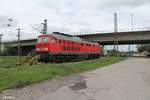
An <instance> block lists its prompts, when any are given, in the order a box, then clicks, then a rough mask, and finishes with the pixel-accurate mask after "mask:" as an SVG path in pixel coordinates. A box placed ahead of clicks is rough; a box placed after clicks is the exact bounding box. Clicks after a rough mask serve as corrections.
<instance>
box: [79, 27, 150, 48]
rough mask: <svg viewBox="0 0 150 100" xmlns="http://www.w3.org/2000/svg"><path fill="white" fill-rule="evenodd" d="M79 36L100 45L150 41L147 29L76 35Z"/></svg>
mask: <svg viewBox="0 0 150 100" xmlns="http://www.w3.org/2000/svg"><path fill="white" fill-rule="evenodd" d="M77 36H79V37H81V38H86V39H89V40H93V41H96V42H98V43H100V44H101V45H113V44H114V41H118V44H120V45H124V44H148V43H150V30H149V31H133V32H132V31H128V32H118V33H95V34H85V35H77Z"/></svg>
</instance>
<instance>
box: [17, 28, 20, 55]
mask: <svg viewBox="0 0 150 100" xmlns="http://www.w3.org/2000/svg"><path fill="white" fill-rule="evenodd" d="M20 30H21V29H20V28H18V29H17V31H18V34H17V37H18V41H17V42H18V45H17V47H18V56H21V48H20V46H21V45H20Z"/></svg>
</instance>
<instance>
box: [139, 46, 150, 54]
mask: <svg viewBox="0 0 150 100" xmlns="http://www.w3.org/2000/svg"><path fill="white" fill-rule="evenodd" d="M138 51H139V52H140V53H141V52H144V51H148V52H150V44H148V45H140V46H138Z"/></svg>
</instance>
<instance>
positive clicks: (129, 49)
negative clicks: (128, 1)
mask: <svg viewBox="0 0 150 100" xmlns="http://www.w3.org/2000/svg"><path fill="white" fill-rule="evenodd" d="M131 31H132V32H133V14H131ZM128 51H129V56H130V55H131V45H130V44H129V48H128Z"/></svg>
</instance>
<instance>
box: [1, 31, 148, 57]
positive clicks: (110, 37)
mask: <svg viewBox="0 0 150 100" xmlns="http://www.w3.org/2000/svg"><path fill="white" fill-rule="evenodd" d="M75 36H79V37H81V38H86V39H89V40H92V41H95V42H98V43H100V44H101V45H113V44H114V41H118V44H120V45H125V44H149V43H150V30H148V31H133V32H131V31H128V32H118V33H113V32H112V33H94V34H84V35H75ZM36 41H37V39H29V40H21V41H20V43H21V49H22V52H23V54H27V53H28V52H29V51H32V50H33V49H34V48H35V43H36ZM3 44H4V46H5V47H6V46H12V47H14V48H16V49H17V41H10V42H4V43H3Z"/></svg>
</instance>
